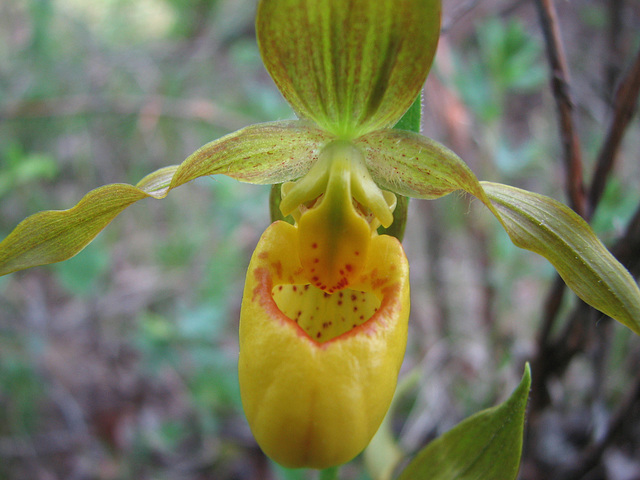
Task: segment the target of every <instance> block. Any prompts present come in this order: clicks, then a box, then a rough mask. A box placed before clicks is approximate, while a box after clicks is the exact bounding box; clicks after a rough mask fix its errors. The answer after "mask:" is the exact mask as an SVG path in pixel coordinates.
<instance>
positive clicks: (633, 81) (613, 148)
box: [588, 50, 640, 216]
mask: <svg viewBox="0 0 640 480" xmlns="http://www.w3.org/2000/svg"><path fill="white" fill-rule="evenodd" d="M639 95H640V50H639V51H638V54H637V55H636V59H635V61H634V62H633V64H632V65H631V67H630V68H629V70H628V71H627V73H626V75H625V76H624V77H623V78H622V80H621V81H620V84H619V86H618V88H617V90H616V93H615V97H614V100H613V118H612V120H611V125H610V126H609V130H608V131H607V136H606V137H605V141H604V143H603V145H602V149H601V150H600V153H599V154H598V159H597V162H596V168H595V171H594V174H593V179H592V181H591V186H590V188H589V212H588V213H589V216H592V215H593V213H594V212H595V210H596V208H597V206H598V203H599V202H600V199H601V198H602V194H603V193H604V189H605V186H606V185H607V180H608V179H609V175H610V173H611V171H612V169H613V166H614V164H615V160H616V157H617V154H618V151H619V150H620V145H621V143H622V138H623V136H624V133H625V131H626V129H627V126H628V125H629V123H630V122H631V119H632V118H633V115H634V113H635V111H636V108H637V106H638V96H639Z"/></svg>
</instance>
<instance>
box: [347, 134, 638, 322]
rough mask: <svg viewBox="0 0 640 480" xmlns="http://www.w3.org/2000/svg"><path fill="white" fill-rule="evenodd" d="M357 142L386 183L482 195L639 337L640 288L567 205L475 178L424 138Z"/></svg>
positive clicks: (513, 231)
mask: <svg viewBox="0 0 640 480" xmlns="http://www.w3.org/2000/svg"><path fill="white" fill-rule="evenodd" d="M354 143H355V145H356V146H358V147H359V148H360V149H361V150H362V151H363V154H364V158H365V160H366V163H367V168H368V169H369V171H370V172H371V175H372V177H373V179H374V180H375V182H376V183H377V184H378V185H380V187H381V188H384V189H388V190H390V191H392V192H394V193H397V194H400V195H407V196H411V197H417V198H428V199H433V198H438V197H442V196H444V195H447V194H448V193H451V192H453V191H456V190H464V191H465V192H467V193H469V194H471V195H473V196H475V197H476V198H478V199H479V200H480V201H481V202H482V203H484V204H485V205H486V206H487V207H488V208H489V210H491V212H492V213H493V214H494V215H495V216H496V218H498V220H499V221H500V223H501V224H502V226H503V227H504V229H505V230H506V232H507V233H508V234H509V237H510V238H511V240H512V242H513V243H514V244H515V245H516V246H518V247H520V248H524V249H527V250H531V251H533V252H535V253H538V254H540V255H542V256H543V257H545V258H546V259H547V260H549V261H550V262H551V264H552V265H553V266H554V267H555V268H556V270H557V271H558V273H559V274H560V276H561V277H562V278H563V280H564V281H565V282H566V284H567V285H568V286H569V288H571V289H572V290H573V291H574V292H575V293H576V295H578V297H580V298H581V299H582V300H583V301H584V302H586V303H588V304H589V305H591V306H592V307H594V308H596V309H597V310H600V311H601V312H603V313H605V314H606V315H609V316H610V317H612V318H613V319H615V320H617V321H619V322H620V323H622V324H623V325H626V326H627V327H629V328H630V329H631V330H633V331H634V332H635V333H637V334H640V290H639V289H638V285H637V284H636V282H635V280H634V279H633V277H631V275H630V274H629V272H628V271H627V270H626V269H625V268H624V266H622V265H621V264H620V262H618V261H617V260H616V259H615V258H614V257H613V255H611V253H610V252H609V251H608V250H607V249H606V247H605V246H604V245H603V244H602V242H600V240H599V239H598V237H597V236H596V235H595V234H594V233H593V230H592V229H591V227H590V226H589V225H588V224H587V223H586V222H585V221H584V220H583V219H582V218H581V217H580V216H579V215H577V214H576V213H575V212H574V211H573V210H571V209H570V208H569V207H567V206H565V205H563V204H562V203H560V202H558V201H556V200H553V199H551V198H548V197H545V196H543V195H538V194H535V193H531V192H527V191H526V190H521V189H517V188H514V187H509V186H506V185H501V184H497V183H489V182H478V180H477V178H476V177H475V175H474V174H473V172H471V170H470V169H469V167H467V165H466V164H465V163H464V162H463V161H462V160H461V159H460V158H459V157H458V156H457V155H456V154H454V153H453V152H452V151H451V150H449V149H447V148H446V147H443V146H442V145H440V144H438V143H437V142H435V141H433V140H430V139H428V138H425V137H423V136H421V135H416V134H413V133H410V132H403V131H398V130H383V131H377V132H372V133H370V134H368V135H365V136H363V137H362V138H359V139H358V140H356V141H355V142H354Z"/></svg>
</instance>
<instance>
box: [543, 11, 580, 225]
mask: <svg viewBox="0 0 640 480" xmlns="http://www.w3.org/2000/svg"><path fill="white" fill-rule="evenodd" d="M535 3H536V7H537V8H538V14H539V19H540V25H541V27H542V33H543V36H544V39H545V45H546V50H547V59H548V61H549V67H550V70H551V89H552V91H553V96H554V98H555V101H556V107H557V109H558V121H559V127H560V138H561V141H562V147H563V152H564V163H565V171H566V177H565V182H566V189H567V195H568V197H569V203H570V205H571V208H573V209H574V210H575V211H576V212H577V213H578V214H579V215H582V216H584V214H585V191H584V184H583V177H582V154H581V152H580V142H579V140H578V135H577V132H576V129H575V126H574V123H573V101H572V99H571V93H570V89H569V71H568V67H567V61H566V58H565V54H564V49H563V47H562V42H561V40H560V28H559V26H558V19H557V14H556V10H555V6H554V5H553V1H552V0H536V2H535Z"/></svg>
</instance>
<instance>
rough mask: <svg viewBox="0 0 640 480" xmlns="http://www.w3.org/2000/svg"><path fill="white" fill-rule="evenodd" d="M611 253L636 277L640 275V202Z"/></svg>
mask: <svg viewBox="0 0 640 480" xmlns="http://www.w3.org/2000/svg"><path fill="white" fill-rule="evenodd" d="M611 253H613V255H614V256H615V257H616V258H617V259H618V261H619V262H620V263H622V265H624V266H625V267H626V268H627V270H629V272H631V275H633V276H634V277H635V278H638V276H640V204H639V205H638V208H637V209H636V211H635V213H634V214H633V216H632V217H631V220H630V221H629V224H628V225H627V228H626V230H625V232H624V234H623V235H622V237H620V239H619V240H618V241H617V242H616V244H615V245H614V246H613V247H612V248H611Z"/></svg>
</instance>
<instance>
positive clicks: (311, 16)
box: [0, 0, 640, 468]
mask: <svg viewBox="0 0 640 480" xmlns="http://www.w3.org/2000/svg"><path fill="white" fill-rule="evenodd" d="M440 3H441V2H440V0H260V3H259V7H258V16H257V21H256V27H257V28H256V30H257V33H258V43H259V46H260V52H261V55H262V58H263V61H264V63H265V66H266V67H267V70H268V71H269V73H270V74H271V76H272V77H273V79H274V81H275V83H276V85H277V86H278V88H279V89H280V91H281V93H282V94H283V96H284V98H285V99H286V100H287V101H288V102H289V104H290V105H291V107H292V108H293V110H294V111H295V113H296V114H297V116H298V117H299V118H298V119H297V120H288V121H279V122H268V123H263V124H258V125H252V126H249V127H245V128H243V129H241V130H239V131H237V132H234V133H231V134H229V135H227V136H225V137H222V138H220V139H217V140H214V141H212V142H210V143H208V144H207V145H205V146H203V147H201V148H200V149H199V150H197V151H196V152H194V153H193V154H192V155H191V156H189V157H188V158H187V159H186V160H185V161H184V162H183V163H182V164H180V165H176V166H171V167H166V168H163V169H160V170H158V171H156V172H153V173H152V174H150V175H148V176H147V177H145V178H144V179H142V180H141V181H140V182H139V183H138V184H137V185H135V186H134V185H128V184H112V185H107V186H103V187H100V188H97V189H95V190H93V191H91V192H89V193H88V194H87V195H86V196H85V197H84V198H83V199H82V200H80V202H79V203H78V204H77V205H76V206H75V207H73V208H70V209H68V210H64V211H46V212H41V213H38V214H35V215H32V216H30V217H28V218H27V219H25V220H24V221H23V222H21V223H20V224H19V225H18V226H17V227H16V228H15V229H14V231H13V232H11V234H9V235H8V236H7V237H6V238H5V239H4V240H3V241H2V242H1V243H0V275H5V274H8V273H11V272H15V271H18V270H22V269H25V268H29V267H33V266H37V265H43V264H47V263H53V262H59V261H62V260H66V259H68V258H70V257H72V256H73V255H75V254H77V253H78V252H79V251H80V250H82V249H83V248H84V247H85V246H86V245H87V244H88V243H89V242H90V241H91V240H92V239H93V238H95V236H96V235H97V234H98V233H99V232H100V231H101V230H102V229H103V228H104V227H105V226H106V225H107V224H108V223H109V222H110V221H111V220H112V219H113V218H114V217H115V216H117V215H118V214H119V213H120V212H121V211H122V210H124V209H125V208H127V207H128V206H130V205H131V204H133V203H135V202H137V201H138V200H141V199H143V198H148V197H152V198H158V199H160V198H164V197H165V196H166V195H167V194H168V193H169V192H170V191H171V190H172V189H174V188H177V187H179V186H181V185H184V184H185V183H187V182H189V181H191V180H193V179H195V178H198V177H202V176H209V175H214V174H223V175H228V176H230V177H232V178H236V179H238V180H240V181H244V182H249V183H257V184H283V185H282V193H283V198H282V201H281V204H280V209H281V211H282V214H283V215H289V214H291V215H292V216H293V218H294V219H295V222H296V224H295V225H289V224H286V223H284V222H276V223H274V224H272V225H271V226H270V227H269V228H268V229H267V230H266V232H265V233H264V235H263V236H262V238H261V239H260V241H259V242H258V246H257V248H256V251H255V253H254V255H253V257H252V259H251V263H250V266H249V271H248V274H247V280H246V286H245V292H244V298H243V304H242V312H241V317H242V318H241V322H240V360H239V374H240V385H241V393H242V401H243V405H244V408H245V410H246V414H247V418H248V420H249V424H250V425H251V428H252V430H253V432H254V434H255V436H256V439H257V440H258V442H259V444H260V445H261V447H262V448H263V449H264V451H265V452H266V453H267V454H268V455H270V456H271V457H272V458H274V459H275V460H276V461H278V462H280V463H282V464H283V465H288V466H311V467H316V468H320V467H327V466H330V465H337V464H340V463H342V462H345V461H348V460H349V459H351V458H353V457H354V456H355V455H357V454H358V452H360V451H361V450H362V449H363V448H364V447H365V446H366V445H367V443H368V442H369V440H370V438H371V437H372V435H373V434H374V433H375V430H376V429H377V427H378V425H379V424H380V421H381V420H382V417H383V416H384V414H385V412H386V410H387V408H388V405H389V402H390V400H391V396H392V395H393V391H394V388H395V383H396V377H397V374H398V370H399V368H400V364H401V362H402V356H403V353H404V349H405V342H406V336H407V317H408V312H409V285H408V267H407V261H406V258H405V256H404V253H403V251H402V248H401V246H400V244H399V242H398V241H397V240H396V239H395V238H391V237H389V236H386V235H378V234H377V233H376V230H377V227H378V226H379V225H382V226H384V227H388V226H389V225H390V224H391V223H392V221H393V208H394V205H395V198H396V197H395V196H394V195H403V196H407V197H414V198H422V199H436V198H440V197H442V196H444V195H447V194H449V193H452V192H454V191H459V190H462V191H464V192H467V193H469V194H471V195H473V196H475V197H476V198H478V199H479V200H480V201H481V202H482V203H483V204H484V205H485V206H487V208H488V209H489V210H490V211H491V213H492V214H494V215H495V216H496V218H497V219H498V221H499V222H500V223H501V225H502V226H503V227H504V228H505V230H506V231H507V233H508V234H509V236H510V238H511V240H512V241H513V243H514V244H515V245H517V246H519V247H522V248H526V249H528V250H531V251H534V252H536V253H539V254H541V255H543V256H545V257H546V258H547V259H548V260H549V261H550V262H551V263H552V264H553V265H554V266H555V267H556V269H557V270H558V272H559V274H560V275H561V276H562V278H563V279H564V280H565V282H566V283H567V285H568V286H569V287H570V288H572V289H573V291H574V292H575V293H576V294H577V295H578V296H579V297H580V298H581V299H582V300H584V301H585V302H587V303H588V304H590V305H592V306H593V307H595V308H597V309H599V310H601V311H602V312H604V313H605V314H607V315H609V316H611V317H613V318H615V319H616V320H618V321H619V322H621V323H622V324H624V325H626V326H627V327H629V328H630V329H632V330H633V331H635V332H636V333H640V290H638V286H637V285H636V283H635V281H634V279H633V277H631V275H630V274H629V273H628V272H627V271H626V269H625V268H624V267H623V266H622V265H620V263H619V262H617V261H616V260H615V258H613V256H612V255H611V254H610V253H609V252H608V251H607V249H606V248H605V247H604V246H603V245H602V243H601V242H600V241H599V240H598V238H597V237H596V236H595V234H594V233H593V231H592V230H591V228H590V227H589V226H588V225H587V224H586V222H584V221H583V220H582V219H581V218H580V217H579V216H578V215H576V214H575V213H574V212H573V211H572V210H571V209H569V208H568V207H566V206H564V205H562V204H561V203H559V202H557V201H555V200H552V199H550V198H547V197H544V196H541V195H537V194H534V193H531V192H527V191H525V190H520V189H516V188H513V187H509V186H506V185H501V184H497V183H488V182H479V181H478V180H477V178H476V177H475V175H474V174H473V173H472V172H471V170H470V169H469V168H468V167H467V165H466V164H465V163H464V162H463V161H462V160H461V159H460V158H459V157H458V156H456V155H455V154H454V153H453V152H451V151H450V150H448V149H447V148H446V147H444V146H442V145H440V144H438V143H437V142H435V141H433V140H431V139H428V138H426V137H423V136H421V135H419V134H417V133H414V132H409V131H402V130H397V129H393V128H392V127H393V126H394V125H395V124H396V122H398V120H399V119H400V118H401V117H402V115H403V114H404V112H406V111H407V109H408V108H409V106H410V105H411V104H412V103H413V102H414V100H415V98H416V97H417V96H418V95H419V93H420V90H421V88H422V86H423V84H424V81H425V79H426V76H427V74H428V72H429V69H430V66H431V61H432V59H433V56H434V54H435V50H436V44H437V40H438V35H439V25H440V10H441V5H440ZM291 182H292V183H291Z"/></svg>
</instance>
